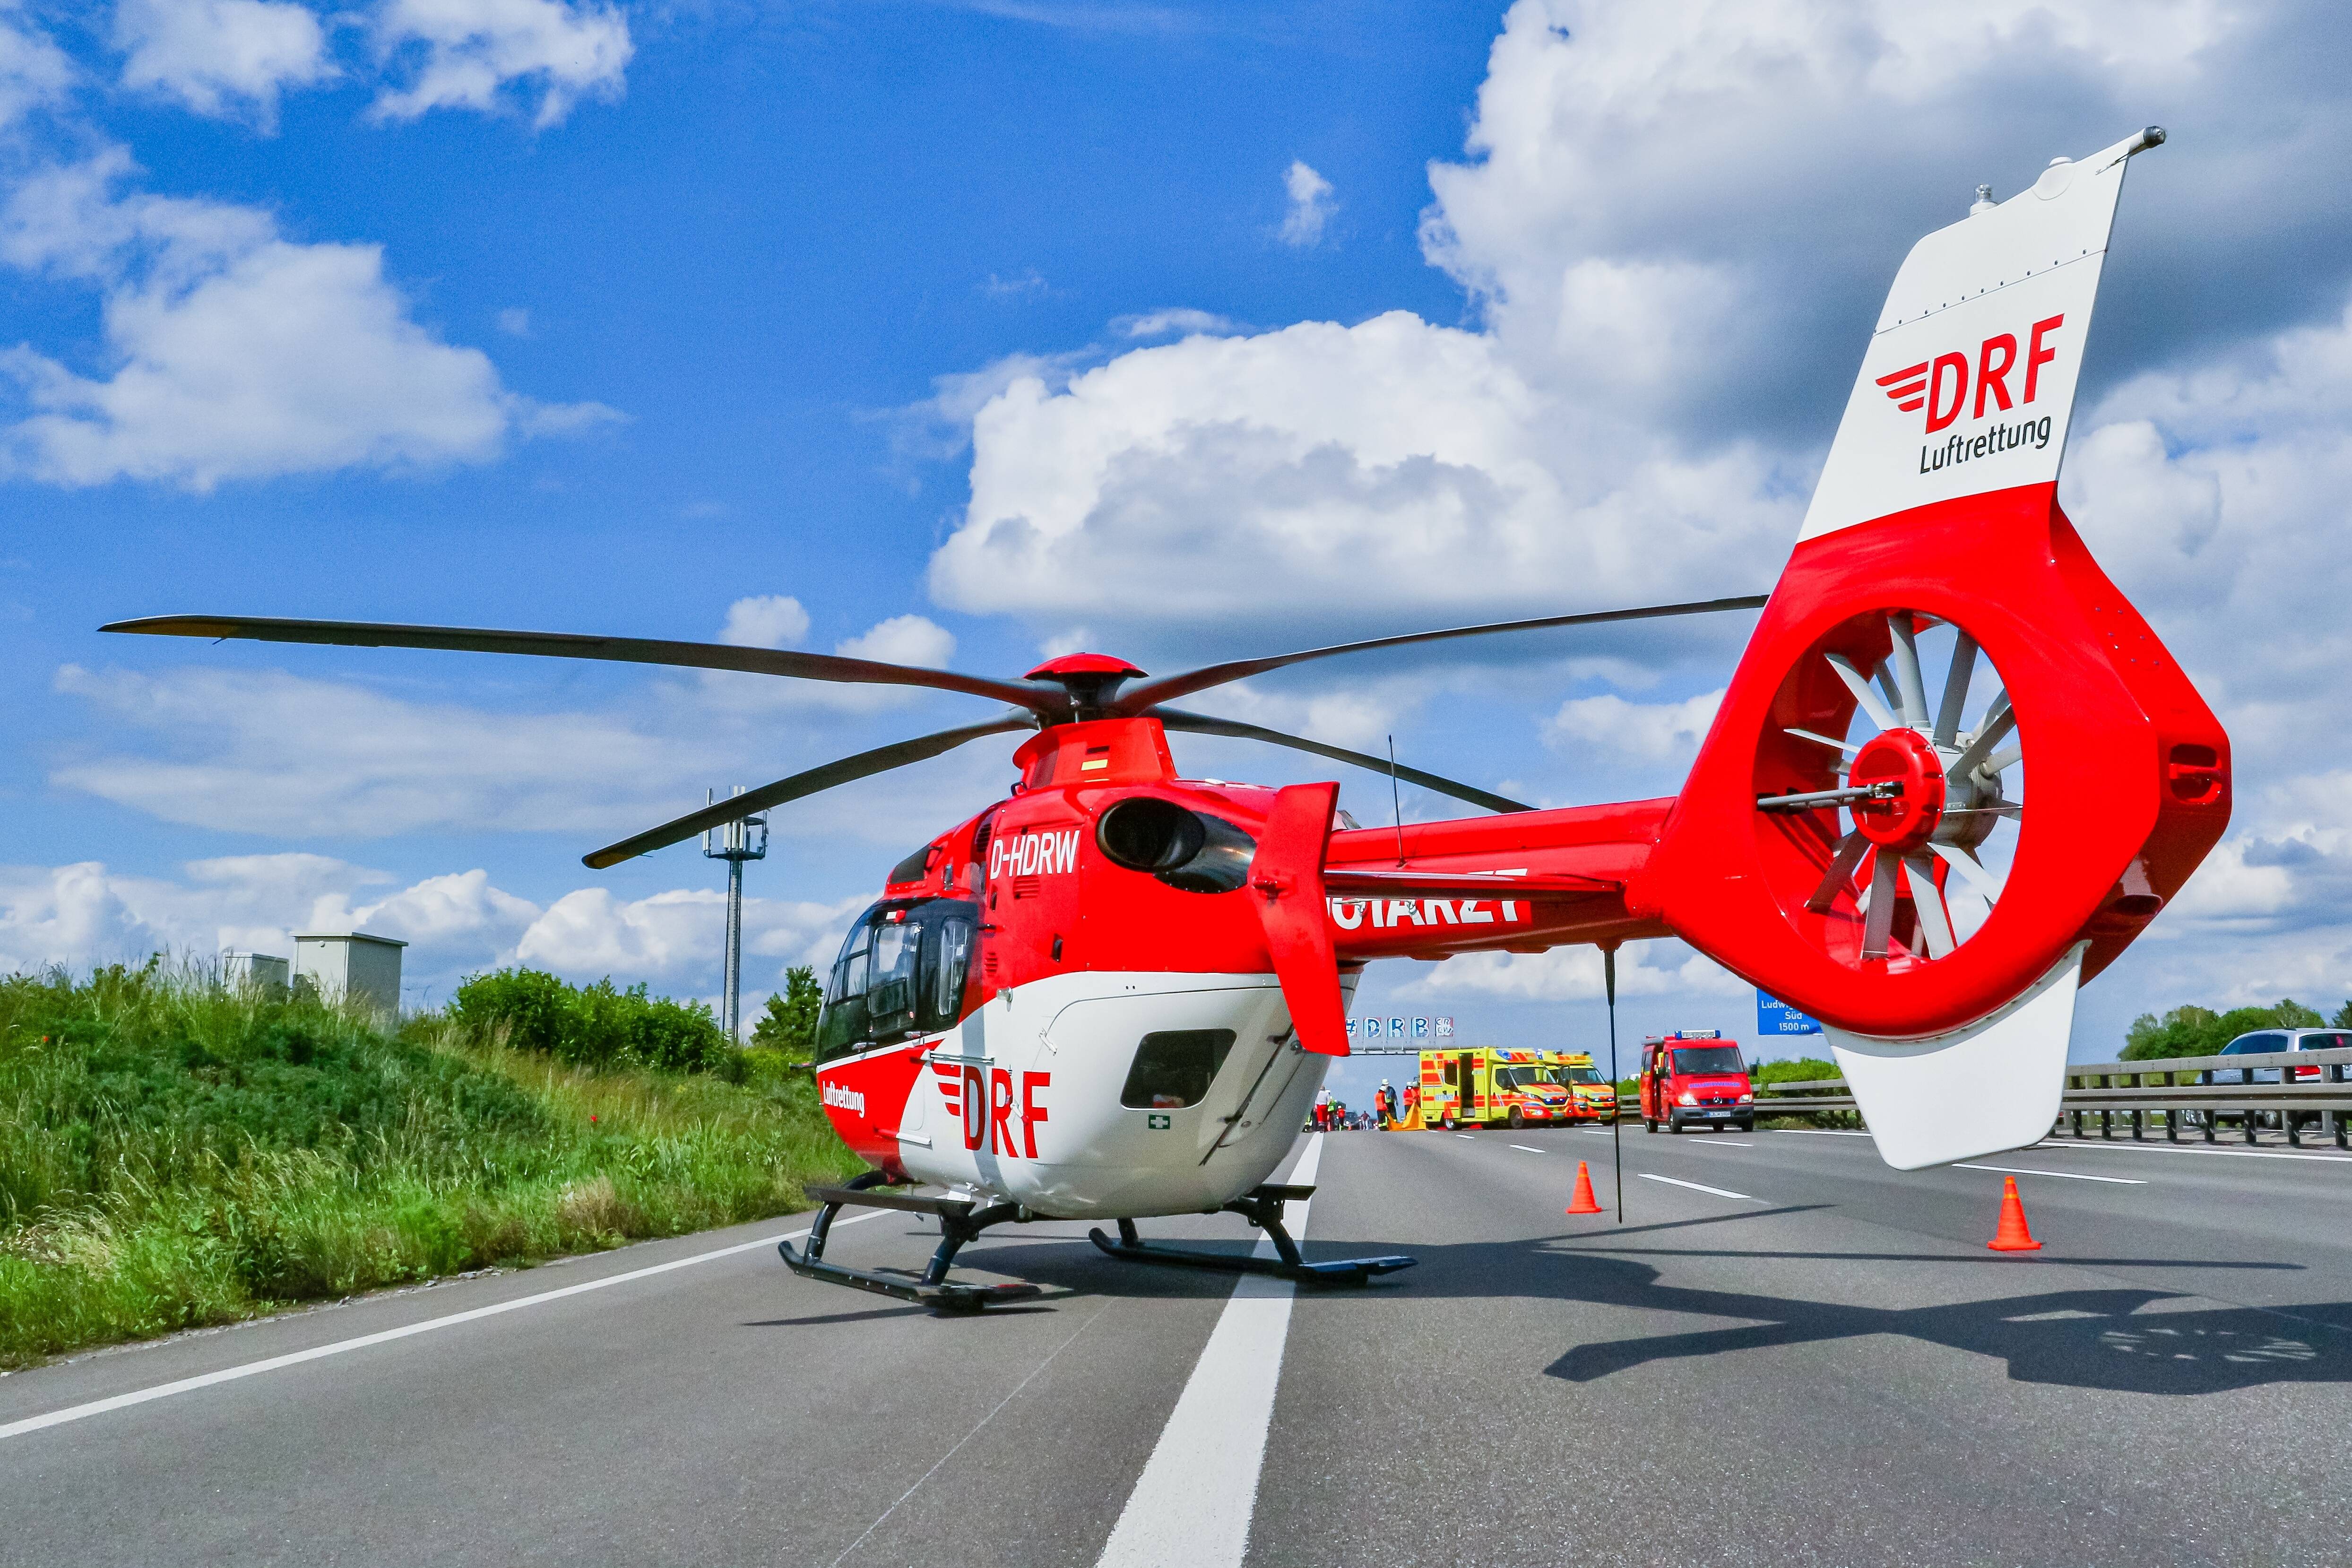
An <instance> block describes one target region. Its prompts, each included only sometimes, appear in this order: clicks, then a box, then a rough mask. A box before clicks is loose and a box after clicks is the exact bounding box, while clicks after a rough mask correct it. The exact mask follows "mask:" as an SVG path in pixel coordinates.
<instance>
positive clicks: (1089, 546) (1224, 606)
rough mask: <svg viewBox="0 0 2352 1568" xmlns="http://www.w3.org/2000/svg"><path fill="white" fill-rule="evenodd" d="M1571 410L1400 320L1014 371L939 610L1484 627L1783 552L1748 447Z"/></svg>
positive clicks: (933, 577)
mask: <svg viewBox="0 0 2352 1568" xmlns="http://www.w3.org/2000/svg"><path fill="white" fill-rule="evenodd" d="M1573 412H1574V411H1573V410H1572V409H1570V408H1569V407H1568V406H1567V405H1564V404H1563V403H1562V402H1561V401H1560V400H1559V399H1558V398H1556V397H1553V396H1550V395H1546V394H1544V393H1542V392H1541V391H1539V390H1538V388H1536V387H1535V386H1533V385H1531V384H1529V382H1528V380H1527V379H1526V377H1524V376H1523V375H1521V374H1519V373H1518V372H1517V370H1516V369H1514V368H1513V367H1512V366H1511V365H1510V364H1508V363H1506V361H1505V359H1504V358H1503V356H1502V355H1500V354H1499V353H1497V351H1496V342H1495V340H1494V339H1493V338H1492V337H1491V336H1490V335H1487V334H1483V333H1477V332H1470V331H1461V330H1458V329H1454V328H1449V327H1437V326H1432V325H1430V324H1429V323H1427V322H1425V321H1421V320H1419V319H1418V318H1416V317H1414V316H1412V315H1410V314H1408V313H1406V312H1403V311H1391V312H1390V313H1389V314H1387V315H1383V316H1380V317H1376V318H1374V319H1373V320H1371V321H1366V322H1364V323H1362V324H1360V325H1359V326H1355V327H1343V326H1339V325H1338V324H1336V323H1333V322H1319V321H1317V322H1304V323H1301V324H1299V325H1297V326H1294V327H1289V328H1286V329H1284V330H1282V331H1276V332H1268V333H1264V334H1261V335H1258V336H1255V337H1244V338H1209V337H1196V338H1191V339H1187V340H1186V341H1184V342H1178V343H1171V344H1167V345H1163V346H1160V347H1154V348H1147V349H1139V350H1136V351H1134V352H1132V353H1126V354H1122V355H1120V356H1119V357H1118V358H1116V359H1114V360H1112V361H1111V362H1110V363H1108V364H1106V365H1103V366H1101V367H1099V368H1097V369H1094V370H1090V371H1087V372H1086V373H1084V374H1079V375H1076V376H1075V377H1073V378H1072V379H1071V380H1070V381H1069V383H1068V385H1067V389H1066V391H1063V392H1060V393H1058V394H1057V393H1055V392H1054V391H1053V390H1052V389H1051V387H1050V386H1049V384H1048V383H1047V381H1046V379H1045V377H1043V376H1038V375H1016V376H1014V377H1013V379H1012V380H1011V381H1010V382H1008V383H1007V384H1005V386H1004V388H1003V391H1001V392H999V393H997V394H996V395H994V396H993V397H992V398H991V399H990V400H989V401H988V402H986V403H985V404H984V405H982V407H981V409H980V410H979V412H978V414H977V416H975V418H974V421H973V439H974V455H973V462H972V470H971V503H970V506H969V508H968V509H967V510H966V513H965V517H964V521H963V522H962V525H961V527H960V528H958V530H957V531H956V532H955V533H954V534H953V535H952V536H951V537H950V539H949V540H948V541H947V542H946V543H945V544H944V545H943V546H941V548H940V550H939V552H937V553H936V554H935V555H934V556H933V558H932V562H931V571H930V583H931V590H932V593H933V595H935V596H936V597H938V598H939V599H940V601H941V602H942V603H944V604H947V605H951V606H953V607H956V608H959V609H965V610H972V611H980V612H989V611H995V612H1000V613H1002V612H1010V613H1012V614H1014V615H1018V616H1024V617H1025V618H1029V619H1031V620H1034V621H1039V622H1045V623H1047V624H1051V623H1053V622H1056V621H1062V620H1066V619H1069V618H1076V617H1079V616H1087V617H1096V616H1098V617H1100V618H1102V619H1104V620H1123V621H1136V622H1141V623H1142V624H1144V625H1146V626H1152V625H1160V626H1166V625H1169V624H1171V623H1173V624H1181V625H1184V626H1200V625H1202V624H1216V623H1224V624H1230V625H1239V624H1254V623H1257V622H1260V621H1262V620H1263V619H1264V618H1265V617H1266V616H1286V617H1295V616H1298V615H1299V614H1300V611H1301V606H1302V605H1306V604H1307V603H1309V602H1312V601H1318V600H1319V601H1322V602H1323V603H1324V604H1325V605H1326V606H1327V607H1326V608H1325V609H1323V610H1322V612H1321V613H1322V614H1324V615H1327V616H1339V615H1345V616H1349V617H1350V619H1351V621H1352V622H1353V623H1354V624H1356V625H1361V624H1362V617H1363V616H1365V615H1366V614H1367V613H1368V612H1369V613H1370V614H1371V615H1373V616H1389V617H1393V616H1396V615H1398V614H1399V613H1401V612H1409V613H1411V614H1412V615H1413V616H1416V617H1426V616H1433V615H1460V616H1464V617H1465V618H1469V617H1472V616H1476V617H1479V618H1484V617H1485V616H1487V615H1489V614H1491V615H1495V616H1502V615H1507V614H1510V613H1513V612H1514V611H1519V612H1523V613H1528V614H1539V613H1545V612H1546V611H1551V612H1557V611H1558V610H1560V609H1565V608H1570V607H1579V608H1581V607H1600V606H1602V605H1612V604H1623V603H1640V602H1642V598H1643V596H1663V597H1687V596H1690V595H1697V594H1704V593H1708V592H1734V591H1738V588H1740V587H1747V586H1753V585H1754V584H1755V583H1756V582H1757V580H1758V578H1759V567H1760V565H1761V563H1762V562H1763V561H1764V560H1766V559H1768V558H1769V557H1770V556H1771V555H1773V554H1776V553H1778V552H1780V551H1781V550H1785V548H1786V542H1787V541H1788V540H1789V539H1790V538H1792V537H1793V536H1794V534H1795V531H1796V523H1797V519H1798V515H1799V514H1798V502H1797V501H1796V500H1794V499H1793V498H1792V497H1790V496H1789V495H1787V494H1785V493H1778V492H1776V491H1774V490H1773V489H1772V488H1771V487H1770V484H1769V481H1770V480H1771V479H1772V478H1773V468H1772V465H1771V464H1770V462H1769V460H1767V459H1766V458H1765V457H1764V456H1763V455H1762V454H1760V453H1759V452H1758V451H1757V450H1755V449H1754V448H1752V447H1745V446H1731V447H1726V448H1724V449H1721V450H1719V451H1717V452H1716V453H1713V454H1710V455H1707V456H1705V457H1701V458H1691V459H1685V460H1681V461H1677V460H1675V458H1674V457H1673V456H1672V454H1671V452H1670V450H1669V449H1667V448H1666V447H1664V445H1663V444H1662V443H1661V441H1660V440H1659V439H1658V438H1657V437H1655V436H1654V435H1644V434H1643V433H1642V432H1640V431H1638V430H1634V429H1630V428H1628V427H1626V426H1624V425H1622V423H1619V422H1615V421H1610V422H1607V423H1605V424H1604V423H1601V421H1600V420H1598V419H1578V418H1572V417H1570V416H1571V415H1572V414H1573ZM1213 564H1214V565H1219V566H1222V567H1224V568H1228V569H1216V570H1212V569H1209V568H1210V567H1211V566H1212V565H1213ZM1235 568H1237V569H1235ZM1767 580H1769V579H1767Z"/></svg>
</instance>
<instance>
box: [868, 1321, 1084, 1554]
mask: <svg viewBox="0 0 2352 1568" xmlns="http://www.w3.org/2000/svg"><path fill="white" fill-rule="evenodd" d="M1108 1308H1109V1304H1108V1302H1106V1303H1105V1304H1104V1305H1103V1306H1100V1307H1097V1308H1096V1309H1095V1312H1094V1317H1091V1318H1088V1319H1087V1321H1085V1322H1083V1323H1080V1324H1079V1325H1078V1326H1077V1327H1076V1328H1075V1329H1072V1330H1071V1331H1070V1337H1069V1338H1068V1339H1066V1340H1064V1341H1063V1342H1061V1343H1060V1344H1057V1345H1055V1347H1054V1348H1053V1349H1052V1350H1051V1351H1048V1352H1046V1354H1045V1360H1044V1361H1041V1362H1039V1363H1037V1364H1036V1365H1035V1366H1033V1367H1031V1368H1030V1369H1029V1375H1028V1376H1026V1377H1024V1378H1023V1379H1022V1380H1021V1381H1020V1382H1018V1383H1016V1384H1013V1393H1012V1394H1006V1395H1005V1396H1004V1397H1003V1398H1002V1399H1000V1400H998V1401H997V1402H996V1407H995V1408H994V1409H992V1410H991V1411H990V1412H989V1413H988V1414H987V1415H983V1416H982V1417H981V1418H980V1420H979V1421H978V1422H977V1423H976V1424H975V1425H974V1426H972V1429H971V1431H969V1432H967V1433H965V1434H964V1435H963V1436H961V1437H959V1438H957V1439H956V1445H955V1447H952V1448H950V1449H949V1450H948V1451H947V1452H946V1453H944V1454H941V1455H940V1457H939V1460H938V1462H937V1463H935V1464H933V1465H932V1466H931V1468H929V1469H928V1470H925V1471H924V1472H923V1474H922V1478H921V1479H919V1480H918V1481H916V1482H915V1484H914V1485H913V1486H911V1487H908V1489H906V1490H905V1491H903V1492H900V1493H899V1494H898V1501H897V1502H894V1503H892V1504H891V1505H890V1506H889V1507H888V1508H886V1509H884V1510H882V1513H881V1517H880V1518H878V1519H877V1520H875V1521H874V1522H873V1523H871V1524H869V1525H867V1526H866V1534H865V1535H861V1536H859V1537H858V1538H857V1539H856V1540H855V1541H853V1542H850V1543H849V1544H848V1545H846V1546H845V1547H843V1548H842V1549H841V1555H840V1556H839V1557H836V1558H835V1559H834V1560H833V1562H832V1563H831V1564H830V1568H841V1565H842V1563H845V1562H846V1561H847V1560H848V1558H849V1554H850V1553H851V1552H855V1551H856V1550H857V1549H858V1548H859V1547H861V1546H863V1545H865V1544H866V1536H867V1535H871V1534H873V1533H874V1532H875V1531H877V1530H879V1529H881V1528H882V1526H883V1523H884V1521H887V1520H888V1519H889V1517H890V1516H891V1515H892V1514H894V1513H896V1512H898V1510H899V1508H900V1507H901V1506H903V1505H904V1504H905V1502H906V1500H908V1498H910V1497H913V1496H914V1495H915V1494H916V1493H917V1492H919V1491H921V1490H922V1489H923V1483H924V1482H925V1481H928V1480H929V1479H931V1478H932V1477H933V1476H936V1475H938V1474H939V1473H940V1465H944V1464H946V1463H947V1462H948V1461H949V1460H950V1459H952V1458H955V1457H956V1456H957V1455H958V1454H961V1453H962V1452H963V1448H964V1445H965V1444H967V1443H969V1442H971V1440H972V1439H973V1438H974V1437H977V1436H980V1429H981V1427H982V1426H987V1425H988V1424H989V1423H990V1422H992V1421H993V1420H995V1419H996V1418H997V1416H999V1415H1002V1414H1003V1411H1004V1407H1005V1406H1006V1405H1010V1404H1012V1403H1013V1396H1014V1395H1015V1394H1019V1393H1020V1392H1021V1391H1022V1390H1023V1389H1024V1388H1026V1387H1028V1386H1029V1385H1030V1384H1033V1383H1034V1382H1036V1381H1037V1374H1038V1373H1041V1372H1043V1371H1045V1369H1046V1368H1047V1367H1049V1366H1051V1365H1053V1364H1054V1358H1055V1356H1057V1355H1060V1354H1061V1353H1062V1352H1064V1351H1066V1350H1068V1349H1069V1348H1070V1345H1071V1343H1072V1342H1074V1341H1076V1339H1077V1337H1078V1336H1079V1335H1080V1334H1083V1333H1085V1332H1086V1331H1087V1330H1088V1329H1091V1328H1093V1327H1094V1326H1095V1319H1096V1318H1099V1317H1101V1316H1102V1315H1103V1313H1104V1312H1105V1311H1107V1310H1108Z"/></svg>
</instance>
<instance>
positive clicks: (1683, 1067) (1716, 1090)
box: [1642, 1029, 1756, 1132]
mask: <svg viewBox="0 0 2352 1568" xmlns="http://www.w3.org/2000/svg"><path fill="white" fill-rule="evenodd" d="M1662 1121H1663V1122H1664V1123H1665V1126H1666V1131H1669V1132H1680V1131H1682V1130H1683V1129H1684V1128H1685V1127H1714V1128H1718V1129H1720V1128H1726V1127H1737V1128H1738V1129H1739V1130H1740V1131H1742V1132H1752V1131H1755V1130H1756V1086H1755V1085H1754V1084H1753V1083H1751V1082H1749V1081H1748V1064H1747V1062H1746V1061H1744V1060H1742V1059H1741V1058H1740V1055H1739V1043H1738V1041H1737V1040H1727V1039H1725V1038H1724V1037H1723V1036H1722V1034H1721V1033H1720V1032H1719V1031H1717V1030H1715V1029H1691V1030H1686V1031H1685V1032H1684V1033H1681V1034H1675V1035H1653V1036H1651V1037H1649V1038H1648V1039H1646V1040H1644V1041H1643V1042H1642V1127H1643V1131H1648V1132H1655V1131H1657V1130H1658V1124H1659V1123H1660V1122H1662Z"/></svg>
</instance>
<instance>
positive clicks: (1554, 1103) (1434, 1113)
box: [1421, 1046, 1589, 1129]
mask: <svg viewBox="0 0 2352 1568" xmlns="http://www.w3.org/2000/svg"><path fill="white" fill-rule="evenodd" d="M1557 1055H1558V1053H1556V1052H1547V1051H1517V1050H1499V1049H1496V1048H1495V1047H1491V1046H1473V1047H1467V1048H1465V1049H1458V1050H1457V1049H1446V1050H1435V1051H1423V1052H1422V1053H1421V1116H1422V1121H1423V1124H1424V1125H1430V1126H1437V1127H1444V1128H1449V1129H1450V1128H1454V1127H1459V1126H1464V1125H1469V1126H1474V1127H1525V1126H1526V1125H1528V1123H1529V1122H1531V1121H1536V1122H1543V1123H1546V1124H1549V1123H1552V1122H1559V1121H1573V1120H1575V1119H1576V1116H1577V1114H1578V1110H1577V1104H1576V1096H1575V1092H1574V1090H1573V1089H1572V1087H1571V1086H1570V1084H1568V1083H1566V1082H1564V1081H1562V1077H1563V1076H1564V1075H1562V1074H1561V1073H1560V1070H1559V1068H1558V1067H1557V1066H1556V1065H1555V1064H1556V1058H1557ZM1588 1065H1589V1062H1588Z"/></svg>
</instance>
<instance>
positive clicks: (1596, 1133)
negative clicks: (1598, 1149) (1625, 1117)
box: [1577, 1127, 1616, 1138]
mask: <svg viewBox="0 0 2352 1568" xmlns="http://www.w3.org/2000/svg"><path fill="white" fill-rule="evenodd" d="M1577 1131H1579V1132H1581V1133H1583V1134H1584V1135H1585V1136H1586V1137H1587V1138H1612V1137H1614V1136H1616V1134H1614V1133H1612V1132H1606V1131H1602V1130H1601V1129H1600V1128H1598V1127H1580V1128H1578V1129H1577Z"/></svg>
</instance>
